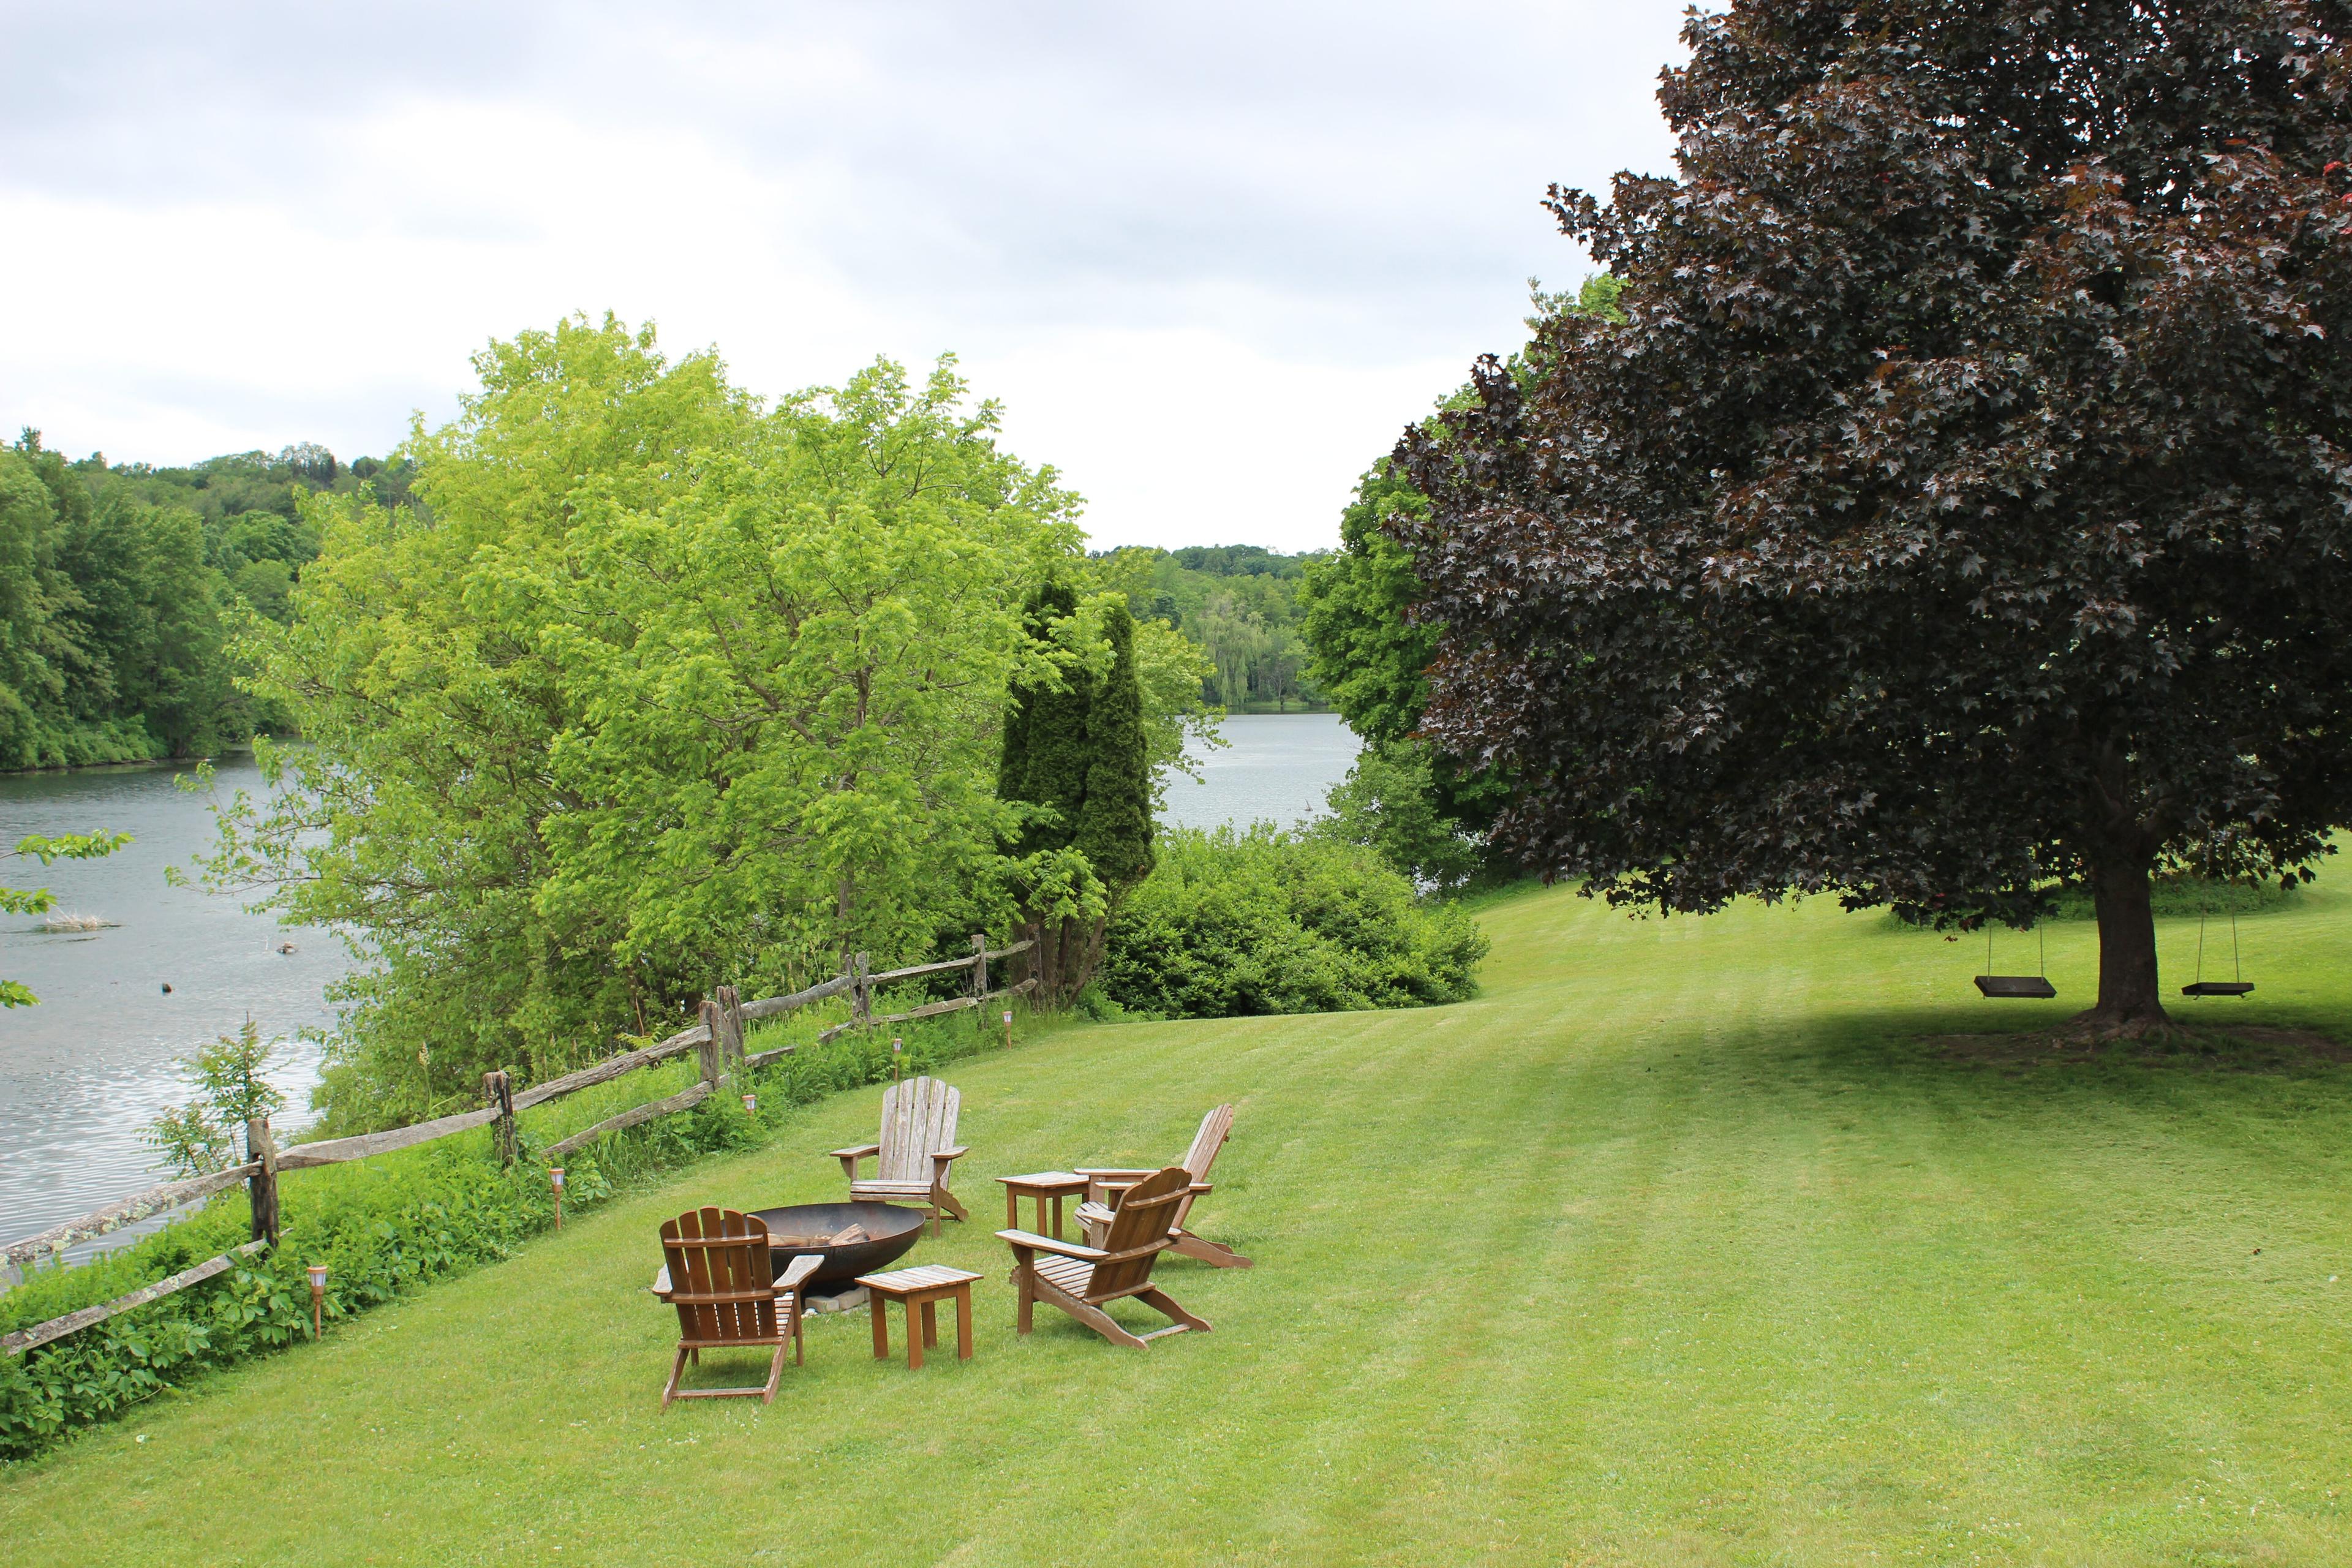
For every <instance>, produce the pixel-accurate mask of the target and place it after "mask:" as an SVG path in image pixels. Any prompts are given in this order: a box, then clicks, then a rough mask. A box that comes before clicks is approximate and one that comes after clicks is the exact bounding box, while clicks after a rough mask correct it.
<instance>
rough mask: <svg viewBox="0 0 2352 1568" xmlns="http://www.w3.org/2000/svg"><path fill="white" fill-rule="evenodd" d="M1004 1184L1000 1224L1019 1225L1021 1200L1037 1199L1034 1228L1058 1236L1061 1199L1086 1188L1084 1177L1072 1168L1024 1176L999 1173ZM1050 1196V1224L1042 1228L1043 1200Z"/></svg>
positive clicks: (1059, 1235) (1057, 1237)
mask: <svg viewBox="0 0 2352 1568" xmlns="http://www.w3.org/2000/svg"><path fill="white" fill-rule="evenodd" d="M996 1179H997V1180H998V1181H1000V1182H1003V1184H1004V1224H1005V1226H1006V1227H1007V1228H1008V1229H1012V1230H1019V1229H1020V1228H1021V1200H1022V1199H1023V1198H1024V1197H1031V1198H1035V1199H1036V1200H1037V1225H1036V1227H1035V1228H1036V1230H1037V1232H1038V1234H1039V1235H1041V1236H1050V1237H1053V1238H1054V1239H1055V1241H1059V1240H1061V1239H1062V1200H1063V1199H1064V1198H1075V1197H1077V1196H1079V1195H1081V1194H1084V1193H1085V1192H1086V1190H1087V1179H1086V1178H1085V1177H1084V1176H1081V1175H1079V1174H1078V1173H1076V1171H1032V1172H1030V1173H1029V1174H1027V1175H1025V1176H999V1177H997V1178H996ZM1047 1198H1052V1199H1053V1200H1054V1228H1053V1229H1051V1230H1047V1229H1046V1228H1045V1200H1046V1199H1047Z"/></svg>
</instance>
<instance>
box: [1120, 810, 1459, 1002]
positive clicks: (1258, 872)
mask: <svg viewBox="0 0 2352 1568" xmlns="http://www.w3.org/2000/svg"><path fill="white" fill-rule="evenodd" d="M1107 943H1108V952H1107V953H1106V955H1105V957H1104V960H1103V966H1102V971H1101V983H1102V986H1103V989H1104V990H1105V991H1107V992H1108V993H1109V994H1110V996H1111V998H1112V1000H1114V1001H1115V1002H1117V1003H1118V1005H1120V1006H1122V1007H1126V1008H1130V1009H1133V1010H1135V1011H1137V1012H1143V1013H1157V1014H1160V1015H1162V1016H1171V1017H1188V1018H1213V1017H1228V1016H1236V1015H1244V1014H1255V1013H1326V1012H1339V1011H1345V1010H1349V1009H1356V1008H1367V1007H1411V1006H1423V1005H1430V1004H1433V1003H1438V1002H1458V1001H1460V1000H1461V999H1462V998H1464V997H1465V996H1467V995H1469V994H1471V992H1472V990H1473V989H1474V987H1475V972H1476V969H1477V966H1478V962H1479V960H1481V959H1483V958H1484V957H1486V947H1487V943H1486V938H1485V937H1484V936H1483V935H1481V934H1480V933H1479V931H1478V926H1477V922H1476V921H1474V920H1472V919H1471V918H1470V916H1469V914H1468V913H1467V912H1466V911H1465V910H1461V909H1460V908H1458V907H1456V906H1454V905H1451V904H1443V903H1432V904H1424V903H1420V902H1416V901H1415V900H1414V898H1413V889H1412V883H1411V882H1410V881H1408V880H1407V879H1405V878H1404V877H1403V876H1402V874H1400V873H1399V872H1397V871H1396V870H1394V869H1393V868H1391V867H1390V866H1389V865H1388V864H1387V863H1386V862H1385V861H1384V860H1382V859H1381V857H1380V855H1379V854H1378V853H1377V852H1375V851H1373V850H1371V849H1370V848H1367V847H1362V846H1360V845H1353V844H1348V843H1344V842H1340V841H1339V840H1336V839H1332V838H1328V837H1315V836H1311V835H1310V836H1308V837H1298V836H1296V835H1293V834H1288V833H1285V832H1281V831H1279V830H1277V829H1275V828H1272V827H1268V826H1264V825H1260V826H1256V827H1253V828H1251V829H1249V830H1248V831H1246V832H1240V833H1237V832H1235V831H1234V829H1232V828H1229V827H1228V828H1220V829H1218V830H1217V831H1216V832H1214V833H1201V832H1197V831H1179V832H1173V833H1170V834H1168V835H1166V836H1164V837H1162V839H1161V840H1160V855H1159V864H1158V866H1157V867H1156V868H1154V869H1153V871H1152V873H1151V875H1150V876H1149V877H1147V878H1145V879H1143V881H1142V882H1141V883H1140V884H1139V886H1138V887H1137V888H1136V889H1135V891H1134V892H1132V893H1131V894H1129V896H1128V899H1127V900H1126V902H1125V904H1124V905H1123V906H1122V907H1121V908H1120V910H1119V911H1118V914H1117V915H1116V916H1115V917H1114V918H1113V919H1112V921H1111V923H1110V930H1109V931H1108V937H1107Z"/></svg>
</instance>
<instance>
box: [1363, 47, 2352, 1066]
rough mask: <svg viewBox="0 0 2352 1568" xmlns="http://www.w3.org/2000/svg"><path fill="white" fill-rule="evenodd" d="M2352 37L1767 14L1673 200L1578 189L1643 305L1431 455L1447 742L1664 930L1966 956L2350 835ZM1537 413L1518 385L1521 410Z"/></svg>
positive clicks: (1411, 532) (1574, 873)
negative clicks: (1855, 920)
mask: <svg viewBox="0 0 2352 1568" xmlns="http://www.w3.org/2000/svg"><path fill="white" fill-rule="evenodd" d="M2347 36H2352V6H2347V5H2344V4H2332V3H2323V0H2240V3H2234V4H2233V3H2205V4H2200V3H2182V4H2165V3H2160V0H2141V3H2138V4H2082V5H2048V4H2027V3H2020V0H1887V3H1884V4H1876V5H1860V4H1853V3H1848V4H1842V5H1840V4H1815V3H1807V0H1770V3H1754V0H1740V3H1738V4H1736V5H1733V6H1732V7H1731V9H1730V10H1729V12H1728V13H1727V14H1723V15H1719V16H1696V15H1695V16H1694V17H1693V19H1692V20H1691V22H1690V23H1689V25H1688V26H1687V28H1686V30H1685V40H1686V41H1687V42H1688V43H1689V44H1690V45H1691V47H1692V49H1693V55H1692V58H1691V61H1690V63H1689V65H1688V66H1687V67H1685V68H1681V69H1677V70H1670V71H1668V72H1667V73H1666V75H1665V77H1664V88H1663V89H1662V91H1661V94H1660V99H1661V101H1662V102H1663V104H1664V108H1665V110H1666V113H1667V116H1668V118H1669V120H1670V121H1671V123H1672V125H1673V127H1674V129H1675V132H1676V133H1677V134H1678V136H1679V138H1680V143H1679V149H1678V152H1677V154H1676V164H1677V168H1678V174H1676V176H1675V177H1674V178H1654V177H1639V176H1634V175H1631V174H1624V175H1620V176H1619V177H1618V179H1617V181H1616V183H1615V186H1614V190H1613V193H1612V197H1611V199H1610V200H1609V201H1608V202H1606V203H1602V202H1601V201H1598V200H1596V199H1595V198H1594V197H1592V196H1591V195H1585V194H1582V193H1580V192H1576V191H1570V190H1561V189H1559V188H1555V189H1554V190H1553V191H1552V193H1551V199H1550V205H1551V206H1552V208H1553V210H1554V211H1555V212H1556V214H1557V215H1558V216H1559V221H1560V225H1561V227H1562V228H1563V230H1564V231H1565V232H1566V233H1567V234H1568V235H1569V236H1570V237H1574V238H1577V239H1580V240H1582V241H1584V242H1585V243H1586V244H1587V245H1588V246H1589V247H1591V252H1592V255H1593V256H1594V258H1596V259H1598V260H1600V261H1601V262H1602V263H1603V264H1604V265H1606V266H1607V267H1609V268H1611V270H1612V272H1614V273H1615V275H1616V276H1617V277H1619V278H1620V279H1622V280H1623V281H1624V284H1625V289H1624V293H1623V295H1622V301H1621V302H1622V307H1623V310H1624V311H1625V315H1626V318H1627V319H1626V320H1625V321H1623V322H1622V324H1611V323H1602V322H1596V321H1591V320H1587V319H1582V318H1579V317H1575V316H1568V315H1563V316H1560V317H1559V318H1557V319H1555V320H1553V321H1550V322H1549V323H1548V324H1547V325H1546V326H1545V327H1544V328H1543V329H1542V330H1541V331H1540V332H1539V334H1538V340H1537V342H1536V344H1535V345H1534V349H1533V351H1532V352H1533V358H1534V363H1535V367H1536V374H1534V375H1533V376H1532V377H1528V378H1521V380H1518V381H1515V379H1514V378H1513V377H1512V376H1510V375H1508V374H1505V372H1504V370H1503V368H1502V367H1501V365H1500V364H1499V363H1496V362H1495V361H1493V360H1488V361H1486V362H1484V363H1482V364H1481V365H1480V367H1479V370H1478V373H1477V377H1476V382H1477V387H1478V392H1479V397H1478V399H1477V400H1476V401H1475V404H1474V405H1472V406H1469V407H1466V408H1464V409H1461V410H1458V411H1456V412H1454V413H1451V414H1449V415H1447V416H1446V417H1445V418H1444V422H1443V427H1442V428H1438V429H1423V428H1416V429H1413V430H1410V431H1408V432H1407V433H1406V436H1405V437H1404V439H1403V441H1402V442H1401V443H1400V445H1399V447H1398V448H1397V452H1398V457H1399V458H1400V459H1401V460H1402V462H1403V464H1404V465H1405V468H1406V470H1407V471H1408V473H1409V474H1410V476H1411V478H1412V482H1413V483H1414V484H1415V485H1416V486H1417V487H1418V488H1419V489H1421V490H1422V492H1423V493H1424V494H1425V495H1427V496H1428V497H1429V499H1430V501H1431V505H1430V508H1429V510H1428V512H1427V514H1426V515H1425V516H1416V515H1414V514H1412V513H1403V512H1401V513H1398V514H1396V516H1395V517H1394V518H1393V519H1392V520H1391V528H1392V529H1393V530H1394V531H1396V533H1397V534H1398V536H1399V538H1400V541H1401V542H1402V543H1404V544H1405V545H1407V546H1408V548H1409V549H1410V550H1411V551H1412V555H1413V559H1414V562H1415V570H1416V572H1417V574H1419V575H1420V577H1421V579H1422V582H1423V586H1424V588H1425V589H1426V594H1425V596H1424V597H1423V600H1422V602H1421V603H1420V605H1418V606H1417V609H1416V614H1418V615H1420V616H1425V617H1427V618H1428V619H1430V620H1432V621H1437V622H1442V623H1443V625H1444V635H1443V637H1442V640H1441V642H1440V645H1439V652H1438V657H1437V659H1436V662H1435V664H1434V665H1433V668H1432V670H1431V696H1430V702H1429V706H1428V709H1427V712H1426V715H1425V717H1424V720H1423V724H1424V729H1425V731H1426V732H1427V733H1428V734H1429V735H1430V736H1431V738H1432V739H1433V740H1434V741H1435V742H1437V743H1438V744H1439V745H1440V746H1441V747H1442V748H1443V749H1444V750H1445V751H1446V752H1450V753H1451V754H1453V755H1454V756H1457V757H1460V758H1463V759H1465V761H1469V762H1473V763H1484V764H1487V765H1490V766H1493V767H1495V768H1496V769H1497V770H1498V771H1500V772H1502V773H1506V774H1507V776H1509V777H1510V778H1512V779H1514V780H1515V781H1517V787H1516V793H1515V795H1514V797H1513V799H1512V800H1511V802H1510V803H1509V805H1508V806H1507V808H1506V810H1505V811H1504V813H1503V815H1502V816H1501V819H1500V820H1499V821H1498V823H1497V824H1496V830H1495V831H1496V838H1497V840H1498V841H1499V842H1501V843H1502V844H1504V845H1506V846H1507V847H1509V848H1510V849H1512V850H1513V851H1515V852H1517V854H1518V855H1520V856H1521V857H1523V858H1525V859H1526V860H1527V861H1528V863H1529V864H1530V865H1531V866H1533V867H1535V868H1538V869H1539V870H1541V871H1542V872H1544V873H1545V874H1546V875H1547V876H1548V877H1557V878H1576V879H1587V881H1588V884H1589V886H1590V888H1591V889H1592V890H1595V891H1597V892H1599V893H1601V894H1603V895H1605V896H1606V897H1608V898H1609V899H1611V900H1614V901H1617V902H1621V903H1646V904H1652V905H1655V906H1657V907H1660V908H1663V909H1666V910H1712V909H1715V908H1717V907H1719V906H1721V905H1722V904H1723V903H1724V902H1725V901H1726V900H1729V899H1732V898H1734V897H1737V896H1738V895H1741V894H1748V893H1756V894H1763V895H1766V896H1775V895H1778V894H1780V893H1783V892H1787V891H1791V890H1793V891H1799V892H1815V891H1827V892H1835V893H1838V894H1840V895H1841V896H1843V899H1844V900H1846V902H1847V903H1848V904H1849V905H1851V906H1853V907H1865V906H1870V905H1892V906H1893V907H1895V909H1896V910H1898V911H1901V912H1903V913H1904V914H1906V915H1907V916H1910V917H1912V918H1916V919H1924V920H1928V921H1934V922H1936V923H1938V924H1942V925H1959V926H1963V927H1972V926H1976V925H1979V924H1980V923H1981V922H1983V921H1993V920H1997V921H2007V922H2010V923H2011V924H2022V923H2026V922H2028V921H2031V920H2032V918H2033V917H2034V916H2035V915H2036V914H2037V913H2039V912H2042V910H2046V908H2047V907H2048V900H2049V899H2050V896H2051V893H2050V889H2051V886H2052V883H2053V879H2058V878H2067V879H2081V880H2083V881H2084V882H2086V883H2087V884H2088V886H2089V887H2090V889H2091V890H2092V893H2093V897H2094V901H2095V908H2096V910H2097V915H2098V924H2099V940H2100V970H2099V994H2098V998H2097V1002H2096V1005H2095V1007H2093V1008H2092V1009H2091V1010H2090V1011H2089V1012H2088V1013H2086V1014H2084V1017H2083V1020H2082V1023H2083V1026H2084V1028H2085V1029H2086V1030H2089V1031H2091V1032H2094V1033H2139V1032H2144V1031H2145V1030H2147V1029H2148V1028H2150V1027H2153V1026H2161V1025H2162V1024H2163V1023H2164V1022H2165V1018H2166V1015H2165V1012H2164V1007H2163V1004H2162V1000H2161V995H2160V992H2159V990H2158V974H2157V962H2156V943H2155V928H2154V921H2153V919H2152V916H2151V913H2150V909H2149V883H2150V878H2151V875H2152V874H2154V873H2157V872H2160V871H2165V870H2168V869H2185V870H2191V871H2194V872H2197V873H2200V874H2204V875H2210V876H2256V877H2293V876H2296V875H2302V876H2305V877H2307V876H2308V866H2309V863H2310V862H2311V861H2313V860H2314V859H2315V858H2317V857H2318V856H2319V855H2321V854H2323V853H2325V852H2326V835H2327V834H2328V832H2329V831H2330V830H2331V829H2332V828H2333V827H2335V826H2337V825H2338V824H2342V823H2345V822H2347V820H2352V679H2347V678H2352V636H2347V633H2352V624H2347V617H2352V559H2347V547H2352V169H2348V168H2347V163H2352V108H2347V87H2352V60H2347ZM1522 381H1523V382H1524V384H1521V382H1522Z"/></svg>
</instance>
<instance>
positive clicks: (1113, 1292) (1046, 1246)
mask: <svg viewBox="0 0 2352 1568" xmlns="http://www.w3.org/2000/svg"><path fill="white" fill-rule="evenodd" d="M1191 1191H1192V1173H1190V1172H1188V1171H1186V1170H1185V1169H1184V1167H1183V1166H1181V1165H1171V1166H1169V1167H1168V1168H1167V1169H1166V1170H1164V1171H1156V1172H1154V1173H1151V1174H1150V1175H1148V1176H1146V1177H1144V1178H1143V1180H1141V1181H1139V1182H1138V1183H1136V1184H1134V1185H1133V1186H1130V1187H1129V1188H1128V1189H1127V1195H1126V1199H1125V1201H1124V1202H1122V1203H1121V1204H1120V1205H1118V1209H1117V1211H1115V1212H1114V1213H1113V1214H1112V1215H1111V1216H1110V1224H1109V1226H1108V1229H1107V1231H1106V1233H1105V1235H1104V1237H1103V1245H1102V1246H1100V1247H1080V1246H1078V1245H1076V1243H1073V1242H1067V1241H1055V1239H1054V1238H1053V1237H1049V1236H1039V1235H1037V1234H1036V1233H1035V1232H1034V1231H1027V1230H1000V1231H998V1232H997V1233H996V1234H997V1236H998V1237H1001V1238H1003V1241H1004V1242H1005V1243H1006V1244H1007V1245H1009V1246H1010V1247H1012V1248H1013V1285H1014V1287H1015V1288H1016V1289H1019V1291H1020V1292H1021V1315H1020V1318H1019V1320H1018V1327H1019V1328H1020V1331H1022V1332H1023V1333H1024V1334H1025V1333H1027V1332H1028V1331H1029V1321H1030V1317H1031V1315H1032V1311H1033V1310H1034V1306H1035V1304H1036V1303H1037V1302H1039V1301H1046V1302H1050V1303H1051V1304H1053V1305H1054V1306H1056V1307H1059V1308H1061V1309H1062V1310H1064V1311H1065V1312H1067V1313H1069V1314H1070V1316H1072V1317H1073V1318H1076V1320H1077V1321H1080V1322H1082V1323H1084V1324H1085V1325H1086V1326H1087V1327H1088V1328H1090V1329H1092V1330H1093V1331H1095V1332H1097V1333H1098V1334H1100V1335H1101V1336H1102V1337H1103V1338H1105V1339H1107V1340H1108V1341H1110V1342H1111V1343H1113V1344H1118V1345H1132V1346H1134V1347H1135V1348H1136V1349H1137V1350H1141V1349H1143V1348H1144V1347H1145V1346H1147V1345H1148V1344H1150V1342H1152V1341H1153V1340H1156V1339H1161V1338H1164V1337H1165V1336H1167V1335H1169V1334H1181V1333H1182V1332H1184V1331H1186V1330H1187V1329H1198V1330H1200V1331H1202V1333H1206V1332H1208V1331H1209V1325H1208V1323H1207V1322H1206V1321H1203V1320H1202V1319H1199V1318H1196V1317H1194V1316H1193V1315H1192V1313H1190V1312H1188V1311H1186V1310H1184V1309H1183V1308H1181V1307H1180V1306H1178V1305H1177V1304H1176V1300H1175V1298H1173V1297H1171V1296H1170V1295H1169V1294H1168V1292H1167V1291H1165V1290H1162V1289H1160V1288H1159V1287H1158V1286H1156V1285H1154V1284H1152V1282H1151V1264H1152V1260H1153V1259H1155V1258H1158V1257H1159V1256H1160V1254H1161V1253H1162V1252H1165V1251H1166V1250H1168V1248H1169V1247H1171V1246H1173V1245H1174V1238H1173V1237H1171V1236H1170V1234H1169V1230H1170V1226H1171V1224H1172V1222H1173V1219H1174V1215H1175V1211H1176V1209H1177V1208H1178V1206H1179V1205H1181V1204H1182V1203H1183V1202H1184V1199H1185V1197H1186V1195H1187V1194H1189V1193H1190V1192H1191ZM1128 1296H1132V1297H1134V1298H1135V1299H1136V1300H1139V1301H1141V1302H1142V1303H1144V1305H1146V1306H1148V1307H1151V1308H1153V1309H1155V1310H1158V1311H1160V1313H1162V1314H1164V1315H1165V1316H1167V1317H1169V1318H1171V1319H1173V1320H1174V1323H1175V1326H1174V1327H1172V1328H1166V1329H1155V1330H1153V1331H1151V1332H1150V1333H1148V1334H1136V1333H1129V1331H1127V1330H1125V1329H1123V1328H1120V1327H1119V1326H1118V1323H1117V1322H1115V1321H1112V1318H1111V1316H1110V1314H1109V1313H1108V1312H1106V1311H1104V1310H1103V1308H1104V1307H1106V1306H1108V1304H1109V1303H1111V1302H1113V1301H1116V1300H1120V1299H1122V1298H1124V1297H1128Z"/></svg>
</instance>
